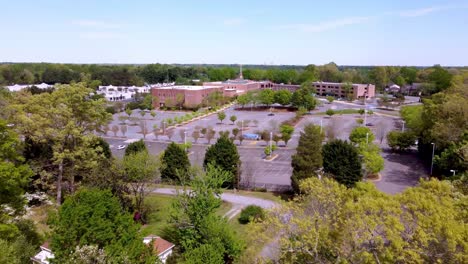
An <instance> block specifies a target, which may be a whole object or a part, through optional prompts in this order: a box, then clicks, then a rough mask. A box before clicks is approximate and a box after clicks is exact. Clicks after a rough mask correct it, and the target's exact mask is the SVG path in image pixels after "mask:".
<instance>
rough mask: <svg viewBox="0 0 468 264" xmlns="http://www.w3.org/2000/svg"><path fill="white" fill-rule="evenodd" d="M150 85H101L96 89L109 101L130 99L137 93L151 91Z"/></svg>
mask: <svg viewBox="0 0 468 264" xmlns="http://www.w3.org/2000/svg"><path fill="white" fill-rule="evenodd" d="M150 90H151V88H150V87H149V86H113V85H107V86H102V85H101V86H99V87H98V89H97V90H96V93H97V94H102V95H104V97H105V98H106V99H107V100H108V101H122V100H129V99H132V98H134V97H135V94H136V93H140V94H146V93H149V92H150Z"/></svg>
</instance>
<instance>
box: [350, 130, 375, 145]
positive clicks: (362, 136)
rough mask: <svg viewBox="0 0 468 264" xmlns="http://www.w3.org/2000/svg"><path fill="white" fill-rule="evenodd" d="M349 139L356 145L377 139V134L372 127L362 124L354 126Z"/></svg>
mask: <svg viewBox="0 0 468 264" xmlns="http://www.w3.org/2000/svg"><path fill="white" fill-rule="evenodd" d="M349 140H350V141H351V142H353V143H354V144H356V145H362V144H369V143H372V142H373V141H374V140H375V136H374V133H372V130H370V128H368V127H362V126H360V127H355V128H353V130H352V131H351V133H350V134H349Z"/></svg>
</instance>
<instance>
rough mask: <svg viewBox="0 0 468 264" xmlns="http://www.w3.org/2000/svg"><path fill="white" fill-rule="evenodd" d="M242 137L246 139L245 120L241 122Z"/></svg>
mask: <svg viewBox="0 0 468 264" xmlns="http://www.w3.org/2000/svg"><path fill="white" fill-rule="evenodd" d="M241 137H244V120H241Z"/></svg>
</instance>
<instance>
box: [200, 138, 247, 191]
mask: <svg viewBox="0 0 468 264" xmlns="http://www.w3.org/2000/svg"><path fill="white" fill-rule="evenodd" d="M208 164H214V165H216V166H219V167H220V168H221V169H223V170H225V171H227V172H229V173H231V177H230V179H229V180H228V181H226V183H225V186H226V187H229V188H237V187H238V184H239V180H240V179H239V177H240V165H241V161H240V156H239V153H238V151H237V147H236V145H234V143H233V142H232V140H230V139H229V138H228V137H227V136H225V135H223V136H221V137H220V138H218V141H216V143H215V144H214V145H212V146H210V147H209V148H208V149H207V150H206V153H205V159H204V161H203V166H204V167H205V168H207V166H208Z"/></svg>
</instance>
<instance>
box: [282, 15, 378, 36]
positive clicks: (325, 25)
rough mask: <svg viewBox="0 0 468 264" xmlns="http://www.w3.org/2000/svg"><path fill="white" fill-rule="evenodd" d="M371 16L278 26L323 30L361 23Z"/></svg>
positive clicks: (313, 30) (293, 28) (310, 30)
mask: <svg viewBox="0 0 468 264" xmlns="http://www.w3.org/2000/svg"><path fill="white" fill-rule="evenodd" d="M371 18H372V17H348V18H342V19H337V20H331V21H324V22H320V23H317V24H290V25H284V26H281V27H280V28H281V29H292V30H300V31H304V32H324V31H329V30H333V29H336V28H340V27H344V26H349V25H354V24H361V23H364V22H366V21H368V20H369V19H371Z"/></svg>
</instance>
